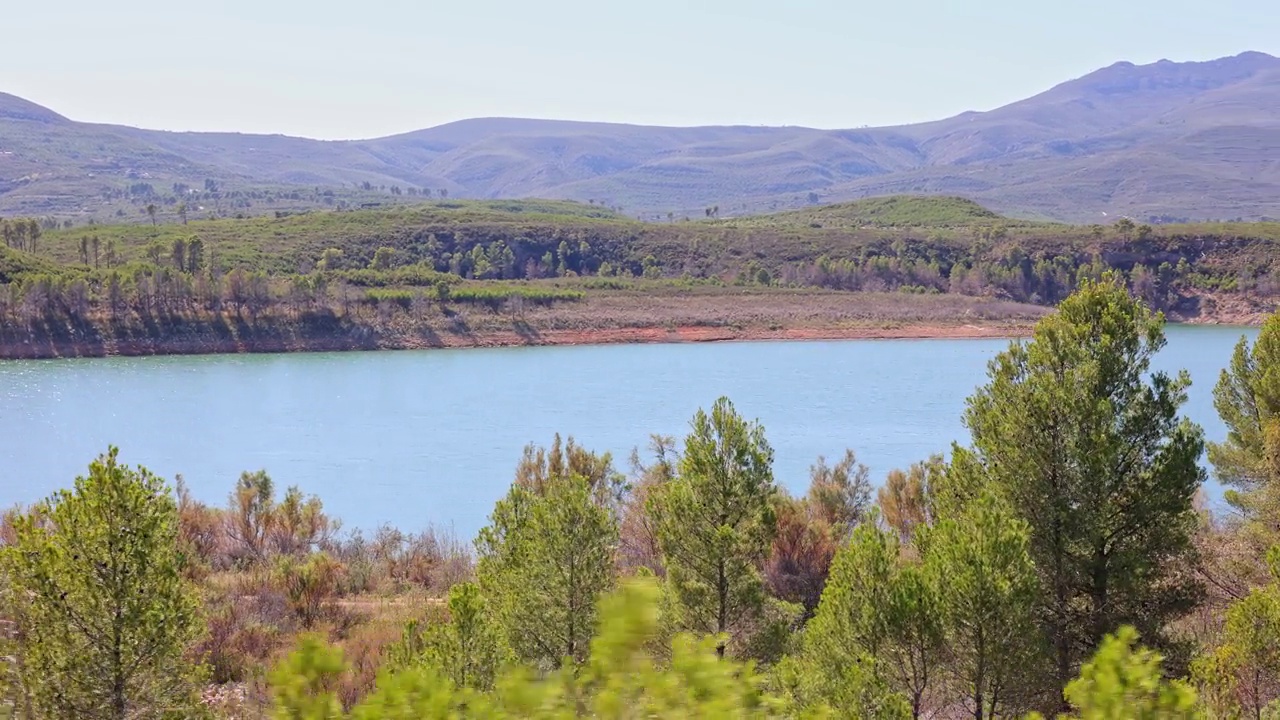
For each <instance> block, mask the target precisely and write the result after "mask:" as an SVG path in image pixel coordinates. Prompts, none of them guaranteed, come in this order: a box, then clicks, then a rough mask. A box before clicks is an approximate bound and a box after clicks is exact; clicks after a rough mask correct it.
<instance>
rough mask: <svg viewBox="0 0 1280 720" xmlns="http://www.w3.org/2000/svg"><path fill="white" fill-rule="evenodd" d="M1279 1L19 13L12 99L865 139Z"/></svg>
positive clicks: (88, 5) (0, 72)
mask: <svg viewBox="0 0 1280 720" xmlns="http://www.w3.org/2000/svg"><path fill="white" fill-rule="evenodd" d="M1274 2H1275V0H1215V1H1214V2H1206V1H1205V0H1192V1H1188V0H1106V1H1099V0H1076V1H1075V2H1054V3H1049V2H1034V1H1033V2H1027V0H962V1H943V0H928V1H926V0H878V1H876V2H866V1H865V0H864V1H863V2H857V1H855V0H772V1H770V2H765V1H761V0H727V1H726V0H683V1H682V0H644V1H643V2H639V1H636V0H631V1H630V2H619V1H618V0H604V1H603V2H600V1H597V2H585V1H584V0H542V1H541V2H511V1H509V0H507V1H503V0H454V2H448V3H443V2H437V1H434V0H416V1H414V2H401V1H400V0H363V1H353V0H343V1H341V2H339V1H336V0H309V1H308V2H299V1H297V0H206V1H204V2H174V0H165V1H163V2H160V1H157V0H117V1H116V2H102V0H44V1H43V2H35V1H32V0H12V2H10V3H6V5H7V7H5V9H4V11H3V18H2V26H3V27H4V29H5V32H4V33H3V37H0V92H8V93H12V94H14V95H18V96H20V97H23V98H26V99H28V100H31V101H33V102H37V103H39V104H41V105H45V106H46V107H49V108H51V109H53V110H56V111H57V112H60V113H62V114H63V115H66V116H68V117H70V118H72V119H75V120H82V121H89V122H105V123H119V124H126V125H133V126H138V127H146V128H156V129H163V130H219V131H239V132H254V133H283V134H287V135H301V136H305V137H314V138H324V139H347V138H367V137H378V136H382V135H389V134H394V133H398V132H407V131H410V130H415V129H419V128H424V127H430V126H434V125H440V124H443V123H447V122H451V121H454V120H461V119H465V118H471V117H492V116H506V117H538V118H556V119H566V120H592V121H607V122H629V123H637V124H653V125H709V124H733V125H805V126H810V127H820V128H852V127H860V126H864V125H870V126H877V125H894V124H901V123H910V122H920V121H926V120H935V119H939V118H943V117H947V116H950V115H954V114H956V113H959V112H964V111H966V110H989V109H991V108H994V107H998V106H1000V105H1003V104H1006V103H1009V102H1012V101H1015V100H1018V99H1021V98H1024V97H1027V96H1030V95H1033V94H1035V93H1037V92H1040V91H1043V90H1046V89H1048V88H1049V87H1051V86H1053V85H1055V84H1057V83H1059V82H1062V81H1065V80H1068V79H1071V78H1074V77H1079V76H1081V75H1084V74H1086V73H1088V72H1090V71H1092V70H1095V69H1097V68H1100V67H1104V66H1107V65H1110V64H1112V63H1114V62H1116V61H1119V60H1128V61H1131V62H1135V63H1149V62H1155V61H1157V60H1160V59H1165V58H1167V59H1170V60H1176V61H1183V60H1208V59H1212V58H1216V57H1222V56H1225V55H1234V54H1237V53H1239V52H1243V51H1245V50H1259V51H1262V52H1268V53H1271V54H1273V55H1280V12H1277V11H1276V10H1275V6H1274Z"/></svg>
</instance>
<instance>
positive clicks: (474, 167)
mask: <svg viewBox="0 0 1280 720" xmlns="http://www.w3.org/2000/svg"><path fill="white" fill-rule="evenodd" d="M1277 108H1280V59H1277V58H1274V57H1271V56H1270V55H1265V54H1263V53H1254V52H1250V53H1243V54H1241V55H1237V56H1234V57H1229V58H1221V59H1218V60H1213V61H1209V62H1195V63H1175V62H1169V61H1167V60H1162V61H1160V62H1158V63H1154V64H1151V65H1143V66H1136V65H1133V64H1131V63H1123V62H1122V63H1116V64H1114V65H1111V66H1109V67H1106V68H1103V69H1101V70H1098V71H1096V72H1093V73H1090V74H1088V75H1086V76H1084V77H1081V78H1077V79H1074V80H1070V81H1068V82H1065V83H1062V84H1060V85H1058V86H1056V87H1053V88H1051V89H1049V90H1047V91H1045V92H1043V93H1040V94H1038V95H1035V96H1033V97H1030V98H1027V99H1025V100H1021V101H1018V102H1015V103H1012V104H1010V105H1006V106H1004V107H1001V108H997V109H995V110H991V111H988V112H969V113H963V114H961V115H958V116H955V117H952V118H948V119H945V120H940V121H936V122H929V123H922V124H918V125H911V126H902V127H894V128H869V129H859V130H815V129H809V128H798V127H781V128H761V127H733V126H726V127H695V128H666V127H644V126H636V125H620V124H608V123H585V122H567V121H553V120H521V119H510V118H482V119H475V120H465V121H461V122H456V123H450V124H447V125H442V126H439V127H435V128H430V129H426V130H420V131H416V132H411V133H406V134H403V135H396V136H391V137H385V138H378V139H374V140H363V141H342V142H327V141H317V140H307V139H302V138H291V137H285V136H279V135H272V136H264V135H242V134H234V133H174V132H161V131H153V130H139V129H134V128H125V127H113V126H105V125H91V124H84V123H77V122H73V121H71V120H68V119H66V118H64V117H62V116H60V115H58V114H57V113H54V112H52V111H50V110H47V109H45V108H41V107H40V106H38V105H35V104H32V103H29V102H27V101H24V100H21V99H19V98H15V97H13V96H9V95H0V213H18V212H23V213H28V214H63V215H70V214H79V215H82V216H83V215H86V214H88V215H95V214H101V212H102V210H101V209H100V207H99V206H101V207H109V208H114V207H115V205H113V204H112V203H113V202H114V201H113V199H112V198H113V197H115V198H117V199H118V196H119V188H121V187H125V186H127V185H128V184H130V183H137V182H140V181H141V182H146V183H149V184H151V185H153V186H154V188H155V190H156V192H157V193H159V194H161V195H164V194H165V193H167V191H168V188H169V187H170V186H171V185H172V184H173V183H184V184H187V185H191V186H194V187H201V186H202V185H203V181H204V180H205V179H213V180H216V181H217V182H218V183H219V184H220V185H221V186H222V187H224V188H227V189H246V188H253V187H267V186H271V187H276V188H281V187H283V188H288V187H294V188H298V187H304V188H313V189H314V188H320V187H325V188H333V187H347V188H350V189H352V190H354V188H355V187H356V185H358V184H363V183H369V185H370V186H371V187H373V188H378V187H381V186H387V187H390V186H393V185H395V186H402V187H414V188H420V187H426V188H431V189H433V190H435V191H437V192H439V191H440V190H446V191H447V192H448V193H449V194H450V195H451V196H455V197H478V198H502V197H531V196H538V197H549V198H564V199H575V200H588V199H590V200H597V201H600V202H603V203H606V204H608V205H610V206H621V207H623V208H624V209H625V211H626V212H628V213H635V214H641V215H643V216H645V217H648V218H651V219H653V218H658V217H662V218H665V216H666V214H667V213H668V212H670V213H673V214H678V215H685V214H695V213H701V211H702V208H704V207H710V206H718V207H720V208H721V214H742V213H746V212H758V211H762V210H772V209H785V208H788V207H797V206H803V205H805V204H808V203H809V202H812V201H813V200H815V199H816V200H821V201H823V202H828V201H839V200H848V199H855V198H859V197H866V196H872V195H883V194H892V193H933V194H949V195H963V196H965V197H970V198H973V199H976V200H979V201H981V202H983V203H984V204H986V205H988V206H990V207H992V208H994V209H996V210H999V211H1002V212H1005V213H1009V214H1013V215H1016V216H1022V217H1042V218H1051V219H1058V220H1068V221H1086V222H1103V221H1106V220H1107V219H1108V218H1113V217H1115V216H1117V215H1130V216H1134V217H1139V218H1142V219H1147V218H1150V217H1156V218H1160V217H1172V218H1234V217H1242V218H1250V219H1256V218H1260V217H1280V150H1278V148H1280V110H1277ZM375 192H376V191H375ZM113 193H115V195H113ZM294 195H295V196H296V195H297V193H294ZM126 200H128V201H129V202H132V203H133V204H135V205H136V204H138V203H139V202H149V201H150V200H149V199H148V198H142V199H139V198H137V197H132V196H127V197H126ZM169 200H170V201H171V202H172V201H175V200H176V198H169ZM271 201H272V200H271V196H270V195H268V196H267V199H266V200H260V201H259V202H258V203H257V205H256V206H254V205H251V204H249V203H241V204H240V205H239V206H238V207H243V208H245V209H246V210H247V211H249V212H254V211H260V210H263V209H264V208H269V207H270V203H271ZM295 202H302V203H303V204H305V203H307V202H319V193H318V192H316V194H315V196H314V197H312V198H311V199H310V200H308V198H301V199H298V198H296V197H295Z"/></svg>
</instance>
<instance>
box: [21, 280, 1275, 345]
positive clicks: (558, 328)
mask: <svg viewBox="0 0 1280 720" xmlns="http://www.w3.org/2000/svg"><path fill="white" fill-rule="evenodd" d="M1271 309H1272V308H1271V307H1267V306H1264V304H1261V303H1257V302H1249V301H1246V300H1245V299H1243V298H1234V297H1227V298H1223V297H1217V298H1198V302H1197V303H1196V312H1194V313H1187V314H1186V315H1182V316H1180V315H1178V314H1176V313H1171V315H1170V319H1171V320H1173V321H1177V322H1188V323H1196V324H1233V325H1234V324H1240V325H1256V324H1260V323H1261V322H1262V320H1263V319H1265V317H1266V316H1267V313H1269V312H1270V311H1271ZM1049 312H1052V310H1051V309H1050V308H1044V307H1038V306H1033V305H1023V304H1018V303H1011V302H1006V301H997V300H984V299H975V298H965V297H957V296H904V295H901V294H875V293H840V294H834V293H826V294H778V293H744V294H735V295H733V296H728V295H723V294H722V295H713V296H700V295H689V294H681V295H671V296H654V295H617V296H606V297H592V298H589V299H588V300H587V301H584V302H581V303H573V304H568V305H560V306H557V307H553V308H533V309H529V310H528V311H526V312H521V313H519V314H518V315H511V314H509V313H505V312H492V311H483V310H480V311H477V310H468V311H458V312H454V311H450V312H447V313H442V312H440V311H439V310H433V311H431V312H428V313H424V314H416V315H415V314H412V313H404V312H400V313H393V314H378V313H366V314H364V315H353V316H338V315H335V314H334V313H333V312H331V311H322V312H315V313H309V314H302V315H294V316H290V317H266V318H256V319H249V318H245V317H239V316H231V315H226V314H220V315H208V314H206V315H204V316H200V317H166V318H154V317H147V318H137V317H130V318H123V319H120V318H118V319H116V320H114V321H110V322H98V323H96V324H95V323H85V324H83V325H81V326H77V327H68V326H50V325H45V324H37V325H34V326H27V327H16V326H14V325H12V324H10V325H3V324H0V359H36V358H60V357H102V356H108V355H194V354H220V353H272V352H326V351H339V350H377V349H388V350H390V349H417V348H469V347H512V346H538V345H598V344H617V343H667V342H718V341H735V340H736V341H749V340H845V339H864V338H885V339H888V338H994V337H1018V336H1024V335H1027V334H1028V333H1029V332H1030V330H1031V328H1032V326H1033V325H1034V324H1035V322H1036V320H1038V319H1039V318H1040V317H1043V316H1044V315H1045V314H1046V313H1049Z"/></svg>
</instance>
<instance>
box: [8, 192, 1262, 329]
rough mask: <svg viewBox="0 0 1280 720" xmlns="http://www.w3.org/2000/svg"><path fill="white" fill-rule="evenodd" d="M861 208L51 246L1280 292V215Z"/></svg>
mask: <svg viewBox="0 0 1280 720" xmlns="http://www.w3.org/2000/svg"><path fill="white" fill-rule="evenodd" d="M890 200H892V199H890ZM869 203H870V201H866V202H864V203H863V204H862V205H866V204H869ZM938 204H942V205H944V206H945V205H946V199H918V198H917V199H903V202H901V203H898V205H903V206H910V207H912V208H916V210H913V211H912V213H911V214H910V215H909V216H908V217H915V216H916V215H920V216H921V217H922V218H925V219H927V218H931V217H933V216H934V215H932V214H930V212H931V211H930V208H933V207H934V206H935V205H938ZM862 205H860V204H857V203H854V204H850V205H847V206H841V205H838V206H830V207H827V208H820V209H818V210H814V211H813V212H812V219H813V221H812V222H806V220H809V219H811V216H810V215H796V214H782V215H777V216H762V217H758V218H743V219H737V220H729V221H705V222H695V223H681V224H670V223H640V222H634V221H630V220H627V219H625V218H621V217H619V216H617V215H613V214H610V213H608V212H607V211H604V210H598V209H596V208H594V207H588V206H577V205H574V204H572V203H554V202H542V201H508V202H501V203H498V202H493V203H483V202H458V203H435V204H431V205H420V206H412V207H403V208H399V209H396V208H388V209H383V210H361V211H357V212H314V213H307V214H304V215H298V216H292V217H286V216H281V217H280V218H277V219H275V220H270V219H265V218H257V219H248V220H221V221H202V222H196V223H193V224H192V225H191V226H190V228H187V227H185V226H183V225H175V224H169V225H164V224H161V225H159V226H156V227H152V228H142V227H137V226H110V227H108V226H102V227H93V228H86V229H84V230H83V231H56V232H52V233H49V234H48V235H49V237H50V238H52V239H46V240H44V241H42V242H41V244H40V246H39V248H38V250H37V251H38V252H41V253H42V254H45V255H48V256H56V257H57V258H58V259H59V260H60V261H62V262H63V263H64V265H65V269H66V272H67V273H68V274H83V273H84V272H85V271H87V270H90V269H93V270H102V269H117V268H121V267H125V266H128V265H130V264H133V263H150V264H152V265H156V266H161V265H164V266H168V267H171V268H173V269H174V270H185V271H187V272H190V271H191V270H190V267H189V266H190V262H189V261H188V260H187V256H188V255H189V254H190V248H191V246H192V245H193V244H198V245H200V246H201V251H202V253H203V262H204V263H206V266H207V267H208V269H210V270H212V271H214V272H216V273H219V274H223V275H225V274H228V273H230V272H232V271H234V270H235V269H243V270H245V271H246V272H250V273H252V272H263V273H266V274H267V275H269V276H271V277H272V278H273V279H280V280H281V281H284V280H285V279H287V278H290V277H292V276H294V275H308V274H310V273H312V272H313V271H314V270H317V269H320V270H325V271H328V272H342V273H351V274H352V277H353V283H355V284H364V285H367V284H375V285H379V286H392V285H395V284H398V283H403V284H406V285H410V286H423V285H424V276H430V275H431V274H432V273H441V274H446V275H451V276H455V277H458V278H462V279H465V280H508V281H509V280H539V279H547V278H565V277H576V276H592V277H606V278H613V277H619V278H623V279H628V278H669V279H671V278H685V279H688V280H690V281H695V282H699V281H702V282H725V283H735V282H736V283H743V284H758V285H785V286H797V287H824V288H832V289H839V290H849V291H858V290H875V291H902V292H921V293H959V294H965V295H974V296H997V297H1002V298H1007V299H1012V300H1017V301H1022V302H1029V303H1036V304H1046V305H1048V304H1056V303H1057V302H1060V301H1061V300H1062V299H1063V298H1064V297H1066V295H1068V294H1069V293H1070V292H1071V290H1072V289H1073V288H1074V287H1075V286H1076V284H1077V283H1078V282H1079V280H1080V279H1081V278H1083V277H1090V278H1095V279H1096V278H1097V277H1099V276H1100V274H1101V273H1102V272H1104V271H1112V272H1121V273H1124V274H1125V276H1126V278H1128V281H1129V283H1130V284H1131V286H1132V288H1133V289H1134V291H1135V292H1136V293H1137V294H1138V295H1139V296H1140V297H1142V298H1143V299H1144V300H1145V301H1146V302H1147V303H1148V304H1150V305H1152V306H1153V307H1156V308H1158V309H1173V308H1177V307H1179V303H1181V302H1182V301H1184V300H1186V299H1187V298H1188V297H1190V296H1191V295H1194V294H1197V293H1199V292H1200V291H1216V292H1246V293H1251V294H1256V295H1260V296H1264V297H1272V296H1274V295H1275V294H1276V293H1277V292H1280V274H1277V273H1278V272H1280V269H1277V268H1276V267H1275V262H1274V260H1275V257H1276V254H1275V251H1274V242H1275V226H1273V225H1270V224H1255V225H1242V226H1232V225H1217V226H1213V225H1201V226H1160V227H1156V228H1153V227H1152V226H1149V225H1141V226H1138V225H1135V224H1134V223H1133V222H1132V221H1129V220H1127V219H1121V220H1120V221H1118V222H1116V223H1114V224H1113V225H1111V226H1108V227H1103V226H1092V227H1088V228H1085V227H1072V226H1061V225H1049V224H1035V223H1016V222H1013V221H1004V220H1002V219H1000V218H995V217H993V216H992V215H991V214H990V213H989V212H986V211H982V212H981V213H980V214H979V213H977V211H978V210H981V209H980V208H976V209H975V208H972V207H970V208H968V209H967V210H966V211H965V212H966V213H967V214H962V215H960V216H956V217H953V215H955V214H954V213H952V214H951V215H945V216H943V217H948V218H951V219H950V220H949V221H948V222H949V223H951V224H946V225H941V226H929V225H927V224H924V225H921V224H918V223H916V224H911V223H908V224H906V225H887V226H886V225H883V224H877V222H876V221H875V218H874V217H871V218H870V219H860V218H861V215H859V213H865V212H868V209H867V208H863V207H862ZM148 207H151V206H148ZM860 208H861V209H860ZM819 211H821V212H819ZM965 218H968V220H967V221H966V220H965ZM17 222H20V223H22V226H23V227H27V226H28V225H29V223H27V222H26V221H17ZM920 222H924V220H921V221H920ZM867 223H870V224H867ZM957 223H958V224H957ZM100 238H101V239H100ZM24 245H25V241H24ZM388 272H391V273H396V272H401V273H404V274H405V275H407V277H406V278H404V280H403V281H402V280H399V279H395V278H394V277H393V276H392V275H386V274H384V273H388ZM430 282H432V284H433V281H430Z"/></svg>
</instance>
